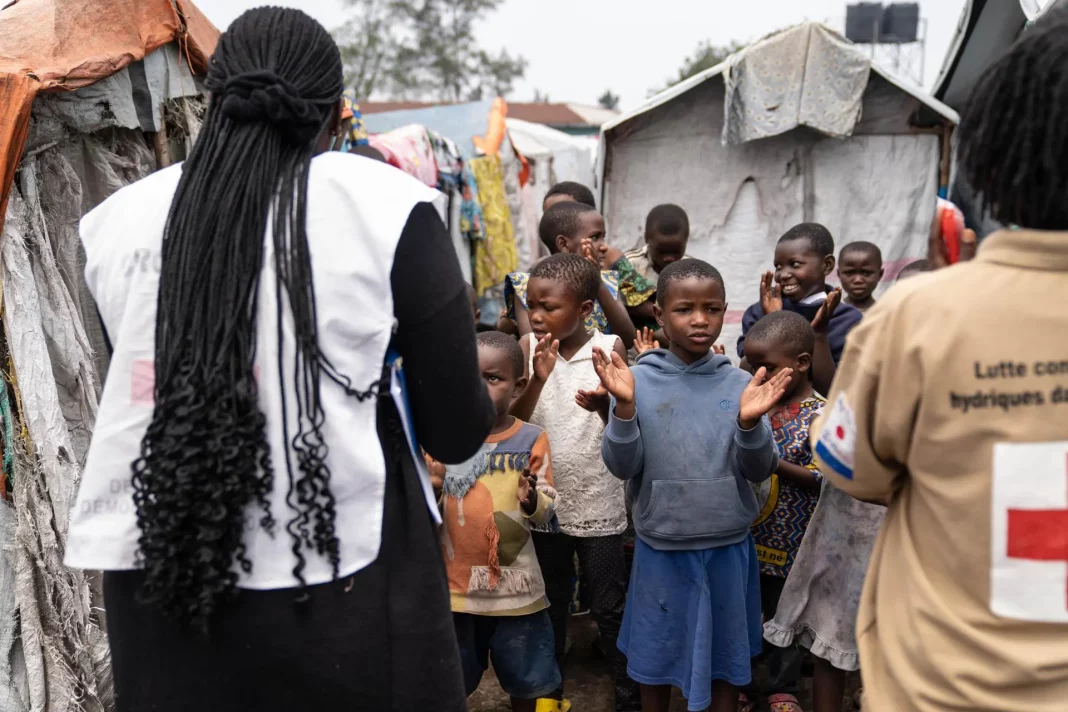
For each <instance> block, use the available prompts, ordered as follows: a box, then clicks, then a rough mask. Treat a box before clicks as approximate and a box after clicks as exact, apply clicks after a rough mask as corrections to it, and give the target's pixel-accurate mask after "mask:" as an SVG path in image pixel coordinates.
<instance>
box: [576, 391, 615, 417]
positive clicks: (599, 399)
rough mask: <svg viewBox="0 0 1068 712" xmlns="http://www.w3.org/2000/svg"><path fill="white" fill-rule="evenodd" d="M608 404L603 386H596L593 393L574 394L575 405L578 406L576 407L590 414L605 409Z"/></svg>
mask: <svg viewBox="0 0 1068 712" xmlns="http://www.w3.org/2000/svg"><path fill="white" fill-rule="evenodd" d="M610 402H611V401H610V400H609V397H608V391H606V390H605V389H604V386H598V387H597V390H595V391H583V390H579V392H578V393H576V394H575V403H576V404H578V407H579V408H582V409H583V410H588V411H590V412H591V413H597V412H599V411H601V410H602V409H604V408H607V407H608V404H609V403H610Z"/></svg>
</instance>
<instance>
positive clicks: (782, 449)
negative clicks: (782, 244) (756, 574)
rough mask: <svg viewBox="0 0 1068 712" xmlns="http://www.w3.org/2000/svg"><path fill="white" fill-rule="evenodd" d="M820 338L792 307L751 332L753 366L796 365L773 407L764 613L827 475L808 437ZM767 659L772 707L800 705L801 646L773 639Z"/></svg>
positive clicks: (762, 543)
mask: <svg viewBox="0 0 1068 712" xmlns="http://www.w3.org/2000/svg"><path fill="white" fill-rule="evenodd" d="M815 345H816V334H815V332H813V330H812V326H811V325H810V324H809V323H808V321H807V320H806V319H805V318H804V317H803V316H801V315H800V314H795V313H793V312H788V311H781V312H775V313H774V314H768V315H767V316H766V317H764V318H763V319H761V320H760V321H758V322H757V323H756V325H755V326H754V327H753V328H752V329H750V330H749V334H748V335H747V336H746V338H745V353H746V358H747V359H748V360H749V363H750V365H751V366H752V367H753V368H763V369H764V370H765V371H766V372H767V374H768V377H769V378H770V377H774V376H776V375H778V374H779V373H780V372H781V371H784V370H787V369H788V370H790V371H792V372H793V375H792V376H791V378H790V382H789V385H787V387H786V392H785V393H784V394H783V396H782V398H781V399H780V400H779V402H778V403H777V404H776V405H775V407H774V408H773V409H772V410H771V412H770V413H769V414H768V417H769V418H770V420H771V429H772V434H773V438H774V440H775V449H776V450H777V451H778V453H779V467H778V469H777V470H776V474H774V475H772V477H771V479H770V480H769V481H768V483H767V484H768V485H769V486H768V487H767V488H766V489H765V490H762V491H761V495H762V496H760V497H759V498H758V503H760V504H761V505H762V509H761V511H760V514H759V515H758V516H757V518H756V521H755V522H754V523H753V538H754V540H755V541H756V550H757V559H759V561H760V599H761V606H762V608H763V610H764V619H765V620H771V619H772V618H773V617H774V616H775V610H776V608H777V607H778V605H779V597H780V596H781V595H782V590H783V584H785V583H786V581H787V576H789V575H790V568H791V567H792V566H793V564H794V557H795V556H796V555H797V550H798V547H799V546H800V545H801V540H802V538H803V537H804V536H805V529H806V528H807V527H808V522H809V519H811V517H812V512H813V510H814V509H815V508H816V503H817V502H818V501H819V496H820V484H821V483H822V481H823V476H822V475H821V474H820V472H819V470H818V469H816V466H815V465H814V464H813V459H812V448H811V447H810V446H809V442H808V432H809V428H810V426H811V425H812V422H813V421H814V420H815V419H816V417H817V416H818V415H819V414H820V413H821V412H822V411H823V406H824V400H823V399H822V398H820V397H819V396H818V395H816V394H815V393H814V392H813V390H812V382H811V380H810V379H809V375H810V369H811V366H812V352H813V350H814V348H815ZM766 662H767V667H768V672H769V677H770V679H769V680H768V684H767V687H766V689H765V690H764V696H765V697H767V699H768V703H769V706H770V707H771V709H772V710H775V712H801V706H800V704H799V703H798V701H797V697H796V695H797V693H798V687H799V683H800V674H801V655H800V653H799V651H798V650H797V648H796V647H794V646H792V645H790V644H786V645H782V646H777V647H773V648H771V649H770V650H769V651H768V653H767V656H766ZM751 691H752V692H756V690H752V689H751Z"/></svg>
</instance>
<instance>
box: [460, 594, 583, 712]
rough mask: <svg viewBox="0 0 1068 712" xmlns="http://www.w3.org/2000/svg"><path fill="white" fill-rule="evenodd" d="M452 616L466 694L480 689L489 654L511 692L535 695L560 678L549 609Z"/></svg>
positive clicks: (503, 686) (524, 697)
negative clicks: (547, 610) (493, 614)
mask: <svg viewBox="0 0 1068 712" xmlns="http://www.w3.org/2000/svg"><path fill="white" fill-rule="evenodd" d="M452 620H453V623H454V624H455V625H456V639H457V641H459V643H460V663H461V665H463V670H464V687H465V688H466V690H467V694H468V696H470V695H471V694H472V693H474V691H475V690H477V689H478V685H479V683H480V682H481V681H482V675H483V673H485V672H486V668H488V667H489V661H490V657H491V656H492V658H493V671H494V672H496V673H497V680H499V681H500V683H501V689H503V690H504V691H505V692H506V693H507V694H508V696H509V697H514V698H516V699H518V700H536V699H538V698H539V697H545V696H546V695H550V694H552V693H553V692H554V691H555V690H557V689H558V688H559V687H560V685H562V684H563V681H562V680H561V678H560V670H559V669H558V668H557V667H556V655H555V650H556V648H555V646H554V645H553V642H554V641H553V626H552V624H551V623H550V622H549V614H548V612H546V611H538V612H537V613H531V614H530V615H526V616H515V617H510V616H476V615H471V614H468V613H453V614H452Z"/></svg>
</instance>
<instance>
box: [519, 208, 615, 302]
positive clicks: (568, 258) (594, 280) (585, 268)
mask: <svg viewBox="0 0 1068 712" xmlns="http://www.w3.org/2000/svg"><path fill="white" fill-rule="evenodd" d="M566 204H567V203H564V205H566ZM530 278H531V279H552V280H555V281H557V282H563V283H564V284H565V285H566V286H567V288H568V290H569V291H571V293H573V294H574V295H575V296H577V297H578V298H579V301H583V302H585V301H593V300H595V299H597V291H598V290H599V289H600V288H601V272H600V270H598V269H597V268H596V267H594V266H593V264H591V263H590V262H589V261H588V260H586V259H585V258H582V257H579V256H578V255H571V254H567V253H565V252H561V253H558V254H555V255H549V256H548V257H546V258H545V259H544V260H542V261H541V262H539V263H538V264H536V265H535V266H534V269H532V270H531V271H530Z"/></svg>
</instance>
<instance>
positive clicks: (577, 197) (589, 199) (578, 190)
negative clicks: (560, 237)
mask: <svg viewBox="0 0 1068 712" xmlns="http://www.w3.org/2000/svg"><path fill="white" fill-rule="evenodd" d="M569 202H570V203H581V204H582V205H586V206H589V207H591V208H593V209H594V210H596V209H597V201H596V200H594V198H593V191H592V190H590V189H589V188H587V187H586V186H584V185H582V183H575V182H574V181H569V180H565V181H564V182H562V183H557V184H556V185H554V186H553V187H552V188H550V189H549V192H548V193H546V194H545V199H544V200H543V201H542V203H541V209H542V210H543V211H547V210H548V209H549V208H551V207H552V206H554V205H556V204H557V203H569Z"/></svg>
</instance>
